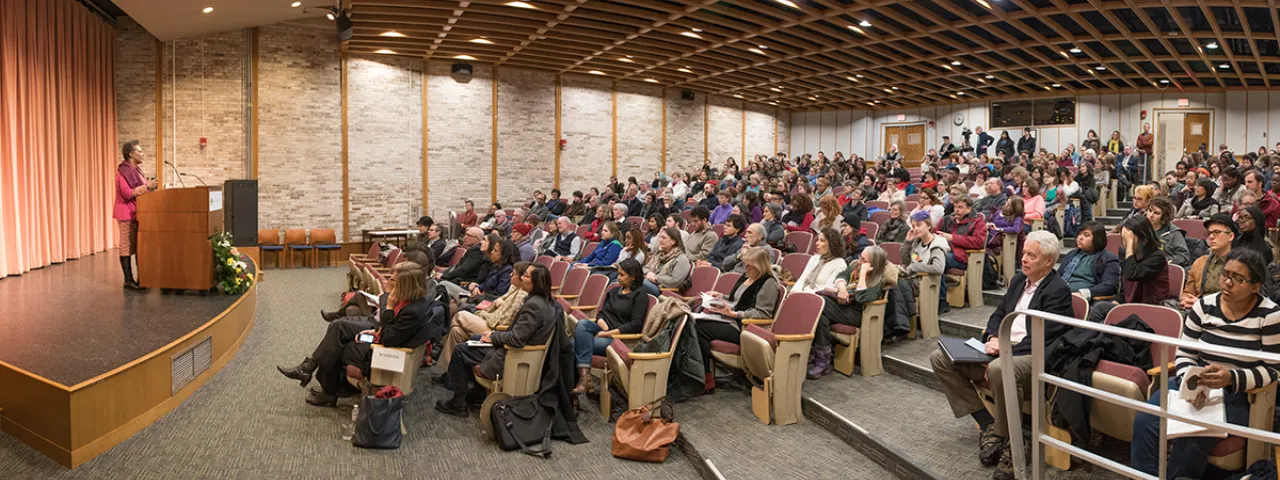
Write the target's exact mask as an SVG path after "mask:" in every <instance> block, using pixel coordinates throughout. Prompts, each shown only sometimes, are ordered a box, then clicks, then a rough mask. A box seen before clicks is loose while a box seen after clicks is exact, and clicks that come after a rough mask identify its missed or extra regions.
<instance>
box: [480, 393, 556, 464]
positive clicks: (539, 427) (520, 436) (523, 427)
mask: <svg viewBox="0 0 1280 480" xmlns="http://www.w3.org/2000/svg"><path fill="white" fill-rule="evenodd" d="M555 414H556V409H555V408H554V407H545V406H543V405H542V404H540V403H538V395H536V394H535V395H526V396H523V397H511V398H507V399H503V400H499V401H498V402H497V403H495V404H494V405H493V408H492V409H491V410H490V411H489V416H490V417H491V419H492V420H493V439H494V440H497V441H498V445H499V446H501V447H502V449H503V450H517V449H518V450H520V452H522V453H524V454H527V455H533V456H535V457H542V458H546V457H549V456H551V427H552V425H554V424H555Z"/></svg>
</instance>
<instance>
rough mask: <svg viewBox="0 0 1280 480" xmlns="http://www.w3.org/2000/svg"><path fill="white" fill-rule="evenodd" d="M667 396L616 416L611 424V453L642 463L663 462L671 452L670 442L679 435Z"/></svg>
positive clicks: (673, 441) (677, 425)
mask: <svg viewBox="0 0 1280 480" xmlns="http://www.w3.org/2000/svg"><path fill="white" fill-rule="evenodd" d="M665 400H666V398H659V399H657V400H654V401H653V403H650V404H648V405H644V406H641V407H640V408H636V409H633V410H627V411H626V413H623V414H622V415H621V416H619V417H618V422H617V423H615V424H614V426H613V456H615V457H618V458H625V459H628V460H638V461H641V462H652V463H662V462H665V461H667V457H668V456H669V455H671V447H670V445H671V444H672V443H675V441H676V436H678V435H680V424H679V423H676V422H674V421H673V420H674V417H675V415H674V414H673V413H672V411H671V405H670V404H667V403H665Z"/></svg>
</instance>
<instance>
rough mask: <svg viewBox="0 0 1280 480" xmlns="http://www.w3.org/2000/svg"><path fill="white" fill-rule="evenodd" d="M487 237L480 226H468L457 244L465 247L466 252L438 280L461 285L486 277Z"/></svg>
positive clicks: (487, 272)
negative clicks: (460, 259)
mask: <svg viewBox="0 0 1280 480" xmlns="http://www.w3.org/2000/svg"><path fill="white" fill-rule="evenodd" d="M487 238H488V237H485V235H484V231H483V230H481V229H480V228H478V227H471V228H468V229H467V233H466V235H464V236H463V237H462V242H461V244H460V245H458V247H459V248H465V249H466V252H467V253H465V254H463V256H462V261H460V262H458V264H457V265H454V266H453V267H451V268H449V269H448V270H445V272H444V273H443V274H441V275H440V281H442V282H450V283H453V284H456V285H459V286H461V285H463V284H467V283H474V282H479V281H481V280H482V279H484V278H485V277H487V276H488V275H489V261H488V260H487V259H486V258H485V254H486V252H487V247H488V245H486V243H487Z"/></svg>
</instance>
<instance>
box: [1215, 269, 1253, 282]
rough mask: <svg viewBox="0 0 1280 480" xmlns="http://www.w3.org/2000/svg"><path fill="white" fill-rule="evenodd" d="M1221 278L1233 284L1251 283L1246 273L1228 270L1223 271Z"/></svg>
mask: <svg viewBox="0 0 1280 480" xmlns="http://www.w3.org/2000/svg"><path fill="white" fill-rule="evenodd" d="M1221 278H1222V281H1223V282H1230V283H1231V284H1232V285H1244V284H1246V283H1249V279H1248V278H1247V277H1245V276H1244V275H1240V274H1237V273H1231V272H1227V271H1224V272H1222V276H1221Z"/></svg>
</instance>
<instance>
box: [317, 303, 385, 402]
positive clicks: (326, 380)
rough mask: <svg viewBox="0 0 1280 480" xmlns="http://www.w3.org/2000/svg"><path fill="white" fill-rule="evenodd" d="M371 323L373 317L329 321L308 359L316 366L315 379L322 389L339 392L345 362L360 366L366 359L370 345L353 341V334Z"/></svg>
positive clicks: (369, 326) (372, 325)
mask: <svg viewBox="0 0 1280 480" xmlns="http://www.w3.org/2000/svg"><path fill="white" fill-rule="evenodd" d="M374 326H375V325H374V323H373V317H342V318H339V319H337V320H334V321H332V322H329V328H328V330H326V331H325V333H324V338H323V339H321V340H320V344H319V345H316V349H315V351H314V352H311V360H313V361H315V362H316V365H317V366H318V367H319V368H317V370H316V380H318V381H319V382H320V386H321V387H322V388H324V391H325V392H327V393H329V394H331V395H333V394H336V393H338V388H339V387H341V385H342V382H343V379H344V377H346V368H345V366H346V365H362V363H363V362H366V361H367V360H366V359H367V358H368V355H369V352H370V350H369V344H361V343H356V342H355V340H356V334H358V333H360V332H361V331H364V330H368V329H371V328H373V327H374ZM361 368H364V367H363V366H362V367H361Z"/></svg>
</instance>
